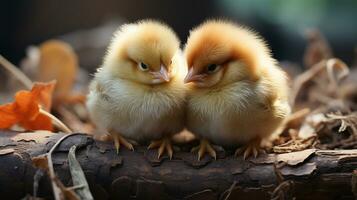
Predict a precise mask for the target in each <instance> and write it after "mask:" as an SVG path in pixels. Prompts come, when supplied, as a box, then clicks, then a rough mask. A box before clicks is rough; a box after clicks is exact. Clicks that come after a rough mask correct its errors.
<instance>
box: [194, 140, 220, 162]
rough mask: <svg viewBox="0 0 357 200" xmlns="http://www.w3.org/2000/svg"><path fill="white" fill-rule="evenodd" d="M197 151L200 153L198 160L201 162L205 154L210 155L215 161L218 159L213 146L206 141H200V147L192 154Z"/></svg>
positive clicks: (195, 148)
mask: <svg viewBox="0 0 357 200" xmlns="http://www.w3.org/2000/svg"><path fill="white" fill-rule="evenodd" d="M195 151H198V160H201V158H202V157H203V156H204V155H205V153H208V154H209V155H210V156H212V157H213V158H214V159H215V160H216V159H217V155H216V151H215V150H214V148H213V147H212V146H211V144H210V143H209V142H208V141H207V140H205V139H203V140H201V141H200V145H199V146H197V147H194V148H192V150H191V152H195Z"/></svg>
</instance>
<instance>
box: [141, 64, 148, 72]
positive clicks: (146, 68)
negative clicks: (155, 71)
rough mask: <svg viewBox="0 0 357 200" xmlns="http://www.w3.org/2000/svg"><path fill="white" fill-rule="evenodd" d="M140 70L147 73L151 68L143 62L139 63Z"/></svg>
mask: <svg viewBox="0 0 357 200" xmlns="http://www.w3.org/2000/svg"><path fill="white" fill-rule="evenodd" d="M139 68H140V69H141V70H142V71H147V70H148V69H149V67H148V66H147V65H146V64H145V63H143V62H140V63H139Z"/></svg>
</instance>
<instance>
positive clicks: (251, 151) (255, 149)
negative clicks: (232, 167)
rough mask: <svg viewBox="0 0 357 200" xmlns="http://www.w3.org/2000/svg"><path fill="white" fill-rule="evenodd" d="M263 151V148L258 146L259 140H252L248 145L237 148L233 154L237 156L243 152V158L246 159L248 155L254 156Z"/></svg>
mask: <svg viewBox="0 0 357 200" xmlns="http://www.w3.org/2000/svg"><path fill="white" fill-rule="evenodd" d="M263 152H264V150H262V149H261V148H260V141H252V142H250V143H249V144H248V145H246V146H244V147H241V148H238V149H237V150H236V152H235V154H234V155H235V156H236V157H237V156H239V155H242V154H243V159H244V160H246V159H247V158H249V157H250V156H253V157H254V158H256V157H258V155H259V154H260V153H263Z"/></svg>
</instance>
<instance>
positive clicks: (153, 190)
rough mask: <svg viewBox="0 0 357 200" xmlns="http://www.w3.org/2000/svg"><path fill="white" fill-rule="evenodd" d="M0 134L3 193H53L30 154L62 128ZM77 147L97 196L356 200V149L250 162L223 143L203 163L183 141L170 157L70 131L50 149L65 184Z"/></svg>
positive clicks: (4, 196) (40, 151) (47, 144)
mask: <svg viewBox="0 0 357 200" xmlns="http://www.w3.org/2000/svg"><path fill="white" fill-rule="evenodd" d="M0 134H1V136H0V195H1V199H20V198H22V197H24V196H25V195H27V194H30V195H33V192H34V188H35V190H37V196H39V197H43V198H46V199H52V198H53V196H52V187H51V183H50V180H49V178H48V176H47V175H46V174H45V175H43V176H41V173H40V172H41V171H39V170H38V169H36V168H35V167H34V166H33V165H32V163H31V158H32V157H35V156H38V155H41V154H44V153H46V152H48V151H49V149H50V148H51V147H52V146H53V145H54V144H55V143H56V142H57V141H58V139H59V138H61V137H62V136H63V134H49V133H43V134H42V133H15V132H7V131H0ZM73 145H77V152H76V156H77V159H78V161H79V162H80V164H81V167H82V168H83V171H84V172H85V175H86V178H87V181H88V183H89V186H90V190H91V192H92V194H93V196H94V198H95V199H119V198H120V199H205V200H206V199H250V200H252V199H271V198H275V199H291V198H293V197H296V199H354V192H355V191H354V192H353V191H352V190H353V189H352V188H355V187H356V186H357V181H356V180H357V178H356V177H355V175H354V173H353V171H354V170H355V169H356V168H357V150H329V151H326V150H315V149H308V150H304V151H300V152H294V153H286V154H276V155H275V154H268V155H261V156H259V157H258V158H256V159H249V160H247V161H244V160H243V159H242V158H241V157H238V158H235V157H233V155H232V154H231V152H225V151H223V150H222V149H218V158H217V160H212V159H211V158H210V157H208V156H206V157H204V159H202V160H201V161H197V156H196V155H195V154H192V153H190V152H189V151H188V150H189V148H190V147H189V145H184V146H180V147H177V148H176V149H175V154H174V157H173V159H172V160H169V159H168V157H167V156H164V157H163V158H162V159H157V153H156V151H155V150H147V149H146V147H145V146H136V147H135V151H134V152H132V151H129V150H127V149H125V148H121V149H120V152H119V155H117V154H116V151H115V150H114V147H113V145H112V143H110V142H99V141H95V140H93V139H92V138H91V137H90V136H88V135H84V134H74V135H71V136H69V137H67V138H66V139H65V140H63V141H62V142H61V144H60V145H59V146H58V148H57V149H56V150H55V152H54V153H53V154H52V160H53V164H54V169H55V172H56V174H57V176H58V177H59V179H60V180H61V181H62V183H63V184H65V185H66V186H72V183H71V176H70V172H69V168H68V160H67V154H68V151H69V149H70V147H71V146H73ZM36 183H38V186H37V184H36Z"/></svg>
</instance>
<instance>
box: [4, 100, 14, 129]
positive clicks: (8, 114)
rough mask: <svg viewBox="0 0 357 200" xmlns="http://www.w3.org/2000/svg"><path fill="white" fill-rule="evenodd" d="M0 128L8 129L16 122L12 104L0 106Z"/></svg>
mask: <svg viewBox="0 0 357 200" xmlns="http://www.w3.org/2000/svg"><path fill="white" fill-rule="evenodd" d="M0 116H1V117H0V128H2V129H4V128H10V127H11V126H13V125H14V124H16V123H17V122H18V119H17V117H16V115H15V113H14V104H13V103H8V104H4V105H0Z"/></svg>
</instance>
